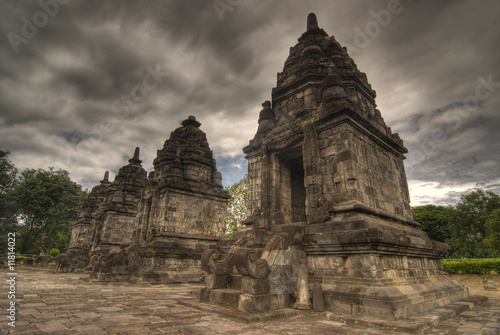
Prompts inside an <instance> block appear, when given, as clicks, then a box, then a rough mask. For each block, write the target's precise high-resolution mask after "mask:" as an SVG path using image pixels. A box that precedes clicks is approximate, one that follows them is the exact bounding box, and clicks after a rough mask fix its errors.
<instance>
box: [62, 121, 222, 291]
mask: <svg viewBox="0 0 500 335" xmlns="http://www.w3.org/2000/svg"><path fill="white" fill-rule="evenodd" d="M200 125H201V123H200V122H198V121H197V120H196V118H195V117H193V116H190V117H189V118H188V119H186V120H185V121H184V122H182V127H180V128H178V129H176V130H175V131H174V132H172V134H171V136H170V139H168V140H167V141H166V142H165V144H164V146H163V148H162V149H161V150H158V153H157V157H156V159H155V160H154V162H153V165H154V171H153V172H150V173H149V176H147V173H146V171H145V170H144V169H143V168H142V166H141V163H142V161H141V160H140V159H139V148H136V150H135V153H134V156H133V157H132V158H131V159H130V160H129V164H127V165H125V166H123V167H122V168H120V170H119V172H118V174H117V175H116V177H115V180H114V181H113V182H112V183H110V182H108V174H107V173H106V175H105V178H104V180H103V181H101V184H100V185H98V186H96V187H94V188H93V189H92V191H91V193H90V195H89V198H88V199H87V201H86V202H85V203H84V205H83V207H82V211H81V215H80V217H79V219H78V220H77V222H76V223H75V224H74V225H73V229H72V235H71V242H70V246H69V248H68V250H67V251H66V252H65V253H63V254H62V255H61V256H60V257H59V259H58V270H59V271H68V272H73V271H82V270H84V269H86V270H90V271H91V278H94V279H98V280H129V281H137V280H145V281H153V282H164V283H173V282H175V283H177V282H199V281H200V276H201V274H202V271H201V266H200V264H201V263H200V259H201V253H202V251H204V250H206V249H210V248H217V247H218V246H219V242H220V241H221V240H223V239H224V234H225V221H226V209H227V201H228V199H229V195H228V193H227V191H225V190H224V188H223V187H222V176H221V174H220V172H218V171H217V168H216V162H215V159H214V158H213V154H212V151H211V150H210V147H209V144H208V141H207V138H206V135H205V133H204V132H203V131H201V130H200V129H199V127H200Z"/></svg>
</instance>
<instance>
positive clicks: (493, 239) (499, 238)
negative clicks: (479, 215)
mask: <svg viewBox="0 0 500 335" xmlns="http://www.w3.org/2000/svg"><path fill="white" fill-rule="evenodd" d="M486 232H487V236H488V237H487V238H486V239H485V240H484V244H485V245H486V246H487V247H488V250H489V251H490V253H491V256H493V257H500V208H497V209H495V210H494V211H493V212H491V214H490V216H489V217H488V218H487V219H486Z"/></svg>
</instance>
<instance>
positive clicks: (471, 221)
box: [446, 189, 500, 258]
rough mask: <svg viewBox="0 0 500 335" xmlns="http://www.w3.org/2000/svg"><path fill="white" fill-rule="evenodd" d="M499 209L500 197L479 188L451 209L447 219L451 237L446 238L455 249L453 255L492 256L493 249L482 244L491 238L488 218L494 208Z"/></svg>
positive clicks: (463, 197) (462, 198)
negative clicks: (487, 223) (487, 222)
mask: <svg viewBox="0 0 500 335" xmlns="http://www.w3.org/2000/svg"><path fill="white" fill-rule="evenodd" d="M498 208H500V196H498V195H497V194H495V193H493V192H489V191H488V192H485V191H484V190H482V189H477V190H475V191H473V192H471V193H469V194H467V195H465V196H462V197H461V201H460V202H459V203H458V204H457V205H456V206H455V208H454V210H453V211H451V215H450V218H449V222H448V230H449V232H450V238H449V239H448V240H447V241H446V242H447V243H448V244H450V246H451V248H452V252H451V256H452V257H467V258H474V257H476V258H478V257H479V258H480V257H489V256H490V252H489V250H488V248H487V247H486V245H485V244H484V243H483V241H484V240H485V239H487V238H488V232H487V230H486V220H487V219H488V218H489V217H490V215H491V214H492V213H493V211H494V210H495V209H498Z"/></svg>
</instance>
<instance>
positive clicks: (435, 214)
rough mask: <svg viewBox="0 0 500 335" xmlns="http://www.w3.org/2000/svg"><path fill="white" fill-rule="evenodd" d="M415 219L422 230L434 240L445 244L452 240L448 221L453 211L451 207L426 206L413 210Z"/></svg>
mask: <svg viewBox="0 0 500 335" xmlns="http://www.w3.org/2000/svg"><path fill="white" fill-rule="evenodd" d="M412 211H413V218H414V219H415V221H417V222H418V223H420V227H419V229H420V230H423V231H425V232H426V233H427V235H429V237H430V238H431V239H432V240H435V241H439V242H445V241H446V239H448V238H450V233H449V231H448V220H449V216H450V214H451V211H452V209H451V208H450V207H443V206H435V205H426V206H417V207H413V208H412Z"/></svg>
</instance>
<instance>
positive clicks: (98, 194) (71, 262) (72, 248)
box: [57, 171, 110, 272]
mask: <svg viewBox="0 0 500 335" xmlns="http://www.w3.org/2000/svg"><path fill="white" fill-rule="evenodd" d="M108 176H109V172H108V171H106V173H105V174H104V178H103V180H101V183H100V184H99V185H97V186H95V187H94V188H92V190H91V191H90V194H89V196H88V198H87V199H86V200H85V202H84V203H83V204H82V208H81V210H80V215H79V216H78V219H77V220H76V222H75V223H74V224H73V226H72V229H71V239H70V243H69V247H68V249H67V250H66V251H65V252H64V253H62V254H61V255H59V257H58V258H57V271H59V272H81V271H83V270H84V269H85V268H86V267H87V266H88V265H89V262H90V249H91V247H92V237H93V231H94V228H95V226H96V223H97V220H96V214H97V211H98V209H99V207H100V206H101V204H102V203H103V200H104V197H105V195H106V192H107V189H108V187H109V185H110V182H109V181H108V178H109V177H108Z"/></svg>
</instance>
